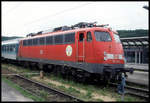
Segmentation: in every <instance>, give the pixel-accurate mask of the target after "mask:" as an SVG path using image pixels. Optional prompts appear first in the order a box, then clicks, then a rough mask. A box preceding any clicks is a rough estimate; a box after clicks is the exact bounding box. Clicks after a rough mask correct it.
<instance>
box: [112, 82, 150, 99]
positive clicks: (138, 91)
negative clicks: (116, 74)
mask: <svg viewBox="0 0 150 103" xmlns="http://www.w3.org/2000/svg"><path fill="white" fill-rule="evenodd" d="M109 85H110V86H113V87H116V88H117V86H118V84H116V83H109ZM125 91H126V92H125V94H130V95H133V96H138V97H140V98H144V99H146V100H148V99H149V90H148V89H143V88H136V87H131V86H125Z"/></svg>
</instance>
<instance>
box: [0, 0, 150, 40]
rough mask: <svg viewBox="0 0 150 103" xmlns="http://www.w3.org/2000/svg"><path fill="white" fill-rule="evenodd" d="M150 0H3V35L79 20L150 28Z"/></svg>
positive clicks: (124, 26)
mask: <svg viewBox="0 0 150 103" xmlns="http://www.w3.org/2000/svg"><path fill="white" fill-rule="evenodd" d="M144 5H147V6H149V4H148V2H146V1H145V2H139V1H138V2H127V1H126V2H117V1H116V2H104V1H103V2H98V1H97V2H54V1H53V2H17V1H16V2H10V1H9V2H2V36H24V37H25V36H26V34H29V33H36V32H38V31H41V30H42V31H43V30H47V29H50V28H54V27H59V26H64V25H68V26H71V25H73V24H77V23H78V22H94V21H97V23H98V24H109V26H110V27H112V28H113V29H115V30H123V29H125V30H135V29H148V28H149V24H148V21H149V16H148V13H149V11H148V10H146V9H144V8H143V6H144Z"/></svg>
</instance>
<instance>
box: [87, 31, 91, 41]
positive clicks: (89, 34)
mask: <svg viewBox="0 0 150 103" xmlns="http://www.w3.org/2000/svg"><path fill="white" fill-rule="evenodd" d="M86 36H87V41H88V42H90V41H92V35H91V32H90V31H88V32H87V35H86Z"/></svg>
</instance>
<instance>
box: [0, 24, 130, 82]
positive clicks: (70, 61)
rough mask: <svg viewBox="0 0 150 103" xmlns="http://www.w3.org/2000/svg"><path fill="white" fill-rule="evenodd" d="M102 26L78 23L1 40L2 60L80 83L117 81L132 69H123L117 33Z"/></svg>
mask: <svg viewBox="0 0 150 103" xmlns="http://www.w3.org/2000/svg"><path fill="white" fill-rule="evenodd" d="M104 26H105V25H96V24H94V23H85V22H81V23H78V24H76V25H74V26H72V27H66V26H65V27H59V28H55V29H54V31H53V32H47V33H42V32H41V33H38V35H34V36H30V37H25V38H22V39H15V40H9V41H4V42H2V49H1V50H2V58H3V59H11V60H16V61H18V62H19V63H23V64H25V65H31V66H37V67H39V68H46V69H50V70H52V71H55V72H57V73H61V74H62V75H65V76H67V75H72V76H73V77H74V78H78V79H83V80H84V79H92V78H97V79H102V80H112V79H113V80H118V79H119V78H120V76H121V73H122V72H124V73H126V72H133V69H132V68H125V67H124V64H125V57H124V51H123V47H122V44H121V41H120V38H119V35H118V34H117V32H114V31H112V30H111V29H110V28H107V27H104ZM64 28H65V29H64Z"/></svg>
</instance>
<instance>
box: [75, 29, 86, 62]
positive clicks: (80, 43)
mask: <svg viewBox="0 0 150 103" xmlns="http://www.w3.org/2000/svg"><path fill="white" fill-rule="evenodd" d="M76 40H77V41H76V46H77V51H76V53H77V54H76V56H77V61H78V62H84V60H85V32H84V31H82V32H78V33H77V39H76Z"/></svg>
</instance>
